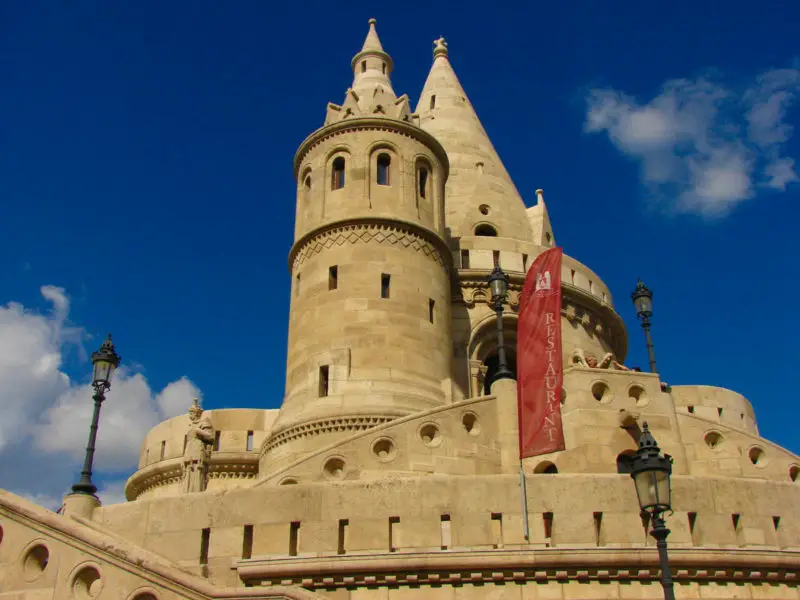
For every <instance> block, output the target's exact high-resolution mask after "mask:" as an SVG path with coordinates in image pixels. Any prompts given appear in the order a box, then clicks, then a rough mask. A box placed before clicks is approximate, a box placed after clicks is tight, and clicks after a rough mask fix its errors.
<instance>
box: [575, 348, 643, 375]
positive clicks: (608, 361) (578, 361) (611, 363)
mask: <svg viewBox="0 0 800 600" xmlns="http://www.w3.org/2000/svg"><path fill="white" fill-rule="evenodd" d="M572 364H573V365H580V366H582V367H587V368H589V369H615V370H617V371H630V370H631V369H629V368H628V367H626V366H625V365H623V364H622V363H620V362H618V361H617V359H616V357H615V356H614V353H613V352H606V354H605V355H603V358H601V359H600V360H597V358H595V357H594V356H593V355H592V354H586V353H584V351H583V350H582V349H581V348H576V349H575V350H573V351H572Z"/></svg>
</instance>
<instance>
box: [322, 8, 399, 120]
mask: <svg viewBox="0 0 800 600" xmlns="http://www.w3.org/2000/svg"><path fill="white" fill-rule="evenodd" d="M375 24H376V21H375V19H370V20H369V31H368V32H367V38H366V39H365V40H364V45H363V46H362V48H361V52H359V53H358V54H356V55H355V56H354V57H353V60H352V62H351V65H350V66H351V67H352V69H353V84H352V86H351V87H350V89H348V90H347V92H346V93H345V100H344V102H343V103H342V105H341V106H339V105H337V104H332V103H331V104H329V105H328V114H327V117H326V119H325V124H326V125H328V124H330V123H335V122H337V121H341V120H342V119H348V118H352V117H367V116H369V117H374V116H378V117H390V118H394V119H400V120H403V121H410V120H411V108H410V106H409V102H408V96H406V95H405V94H404V95H402V96H400V98H398V97H397V96H396V95H395V93H394V90H393V89H392V82H391V79H389V75H390V74H391V72H392V69H393V68H394V63H393V62H392V57H391V56H389V55H388V54H387V53H386V52H385V51H384V49H383V44H381V40H380V38H379V37H378V32H377V30H376V29H375Z"/></svg>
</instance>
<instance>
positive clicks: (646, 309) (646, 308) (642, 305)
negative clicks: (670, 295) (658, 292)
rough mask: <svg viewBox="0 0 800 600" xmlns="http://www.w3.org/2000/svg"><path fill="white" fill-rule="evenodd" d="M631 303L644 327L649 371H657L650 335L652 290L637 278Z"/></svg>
mask: <svg viewBox="0 0 800 600" xmlns="http://www.w3.org/2000/svg"><path fill="white" fill-rule="evenodd" d="M631 299H632V300H633V305H634V306H635V307H636V316H637V317H639V320H640V321H641V322H642V329H644V338H645V340H646V342H647V354H648V355H649V356H650V371H652V372H653V373H658V370H657V369H656V353H655V350H654V349H653V340H652V338H651V337H650V317H652V316H653V292H651V291H650V290H649V289H648V288H647V286H646V285H645V284H644V283H642V280H641V279H640V280H639V283H637V284H636V289H635V290H633V293H632V294H631Z"/></svg>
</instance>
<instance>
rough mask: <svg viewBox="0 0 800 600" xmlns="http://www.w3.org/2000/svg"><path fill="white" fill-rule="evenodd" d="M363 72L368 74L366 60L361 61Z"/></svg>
mask: <svg viewBox="0 0 800 600" xmlns="http://www.w3.org/2000/svg"><path fill="white" fill-rule="evenodd" d="M361 72H362V73H366V72H367V61H365V60H362V61H361Z"/></svg>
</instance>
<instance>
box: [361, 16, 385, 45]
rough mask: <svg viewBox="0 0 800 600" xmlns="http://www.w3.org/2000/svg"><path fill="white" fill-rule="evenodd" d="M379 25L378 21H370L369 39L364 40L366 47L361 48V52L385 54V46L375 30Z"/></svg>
mask: <svg viewBox="0 0 800 600" xmlns="http://www.w3.org/2000/svg"><path fill="white" fill-rule="evenodd" d="M377 23H378V21H377V20H376V19H370V20H369V31H368V32H367V39H365V40H364V46H363V47H362V48H361V52H383V46H382V45H381V40H380V38H379V37H378V31H377V30H376V29H375V25H376V24H377Z"/></svg>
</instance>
